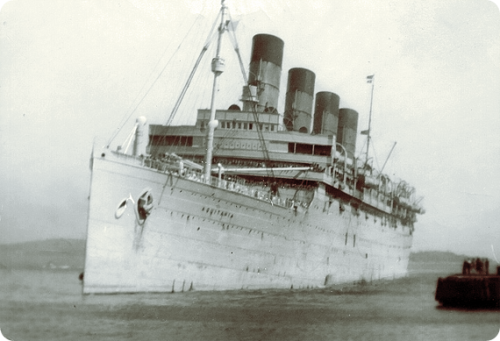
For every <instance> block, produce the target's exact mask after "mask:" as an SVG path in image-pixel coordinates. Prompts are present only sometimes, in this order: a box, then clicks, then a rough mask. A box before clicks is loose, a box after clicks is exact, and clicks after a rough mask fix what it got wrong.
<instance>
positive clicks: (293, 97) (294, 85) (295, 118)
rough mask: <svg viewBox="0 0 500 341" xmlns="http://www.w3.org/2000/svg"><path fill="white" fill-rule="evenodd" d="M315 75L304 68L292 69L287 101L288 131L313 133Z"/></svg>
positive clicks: (285, 120)
mask: <svg viewBox="0 0 500 341" xmlns="http://www.w3.org/2000/svg"><path fill="white" fill-rule="evenodd" d="M315 78H316V76H315V74H314V72H312V71H309V70H307V69H302V68H294V69H290V71H289V72H288V88H287V93H286V101H285V117H284V122H285V126H286V128H287V130H293V131H298V132H301V133H309V132H310V131H311V120H312V104H313V94H314V81H315Z"/></svg>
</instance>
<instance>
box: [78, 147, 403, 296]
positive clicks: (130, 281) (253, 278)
mask: <svg viewBox="0 0 500 341" xmlns="http://www.w3.org/2000/svg"><path fill="white" fill-rule="evenodd" d="M103 154H105V156H102V155H103ZM123 158H124V156H123V155H122V156H121V157H119V155H117V154H116V153H113V152H111V151H109V150H99V151H96V152H95V153H94V159H93V169H92V181H91V190H90V192H91V196H90V203H89V205H90V206H89V218H88V232H87V246H86V260H85V279H84V286H83V291H84V293H117V292H179V291H187V290H233V289H260V288H286V289H290V288H292V287H293V288H316V287H323V286H327V285H332V284H338V283H347V282H356V281H362V280H364V281H372V280H378V279H381V278H397V277H402V276H405V275H406V274H407V265H408V258H409V254H410V247H411V243H412V236H411V232H410V228H408V227H401V226H399V227H397V228H393V227H390V226H389V224H382V222H381V221H380V220H378V221H377V219H375V218H374V217H373V216H368V215H366V214H365V213H361V214H355V213H354V211H353V212H351V208H350V207H349V206H348V205H346V207H345V208H344V210H340V209H339V202H337V201H334V202H333V203H332V204H330V203H329V199H328V197H327V196H326V195H325V194H324V191H322V189H321V187H320V188H318V189H317V190H316V193H315V196H314V199H313V201H312V202H311V204H310V206H309V208H308V209H307V210H306V209H304V210H303V212H301V210H298V211H296V210H293V209H289V208H288V209H287V208H284V207H282V206H277V205H272V204H271V203H270V202H265V201H262V200H259V199H257V198H253V197H250V196H247V195H244V194H241V193H237V192H234V191H230V190H227V189H222V188H218V187H216V186H210V185H207V184H204V183H201V182H197V181H193V180H189V179H187V178H184V177H180V176H178V175H176V174H169V173H162V172H159V171H157V170H154V169H150V168H146V167H142V166H141V165H139V164H137V165H134V164H133V163H134V159H133V158H130V159H129V160H124V159H123ZM148 187H149V188H150V189H151V192H152V195H153V198H154V205H153V209H152V211H151V213H150V215H149V216H148V218H147V219H146V221H145V223H144V224H143V225H140V224H139V223H138V222H137V219H136V212H135V211H134V209H133V207H132V206H133V205H132V202H131V201H130V200H129V205H128V206H129V207H127V208H126V210H125V213H124V214H123V216H121V218H119V219H117V218H115V212H116V209H117V206H118V204H119V203H120V201H121V200H123V199H124V198H127V197H129V196H130V195H131V197H132V198H133V199H134V200H136V199H137V196H138V195H139V194H140V193H141V192H142V191H143V190H144V189H145V188H148Z"/></svg>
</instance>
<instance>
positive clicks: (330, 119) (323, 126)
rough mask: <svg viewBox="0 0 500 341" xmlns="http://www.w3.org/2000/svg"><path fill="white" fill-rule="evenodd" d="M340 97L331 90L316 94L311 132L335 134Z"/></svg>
mask: <svg viewBox="0 0 500 341" xmlns="http://www.w3.org/2000/svg"><path fill="white" fill-rule="evenodd" d="M339 103H340V97H339V96H338V95H337V94H334V93H333V92H328V91H322V92H318V93H317V94H316V101H315V105H314V125H313V134H321V135H336V134H337V127H338V123H339Z"/></svg>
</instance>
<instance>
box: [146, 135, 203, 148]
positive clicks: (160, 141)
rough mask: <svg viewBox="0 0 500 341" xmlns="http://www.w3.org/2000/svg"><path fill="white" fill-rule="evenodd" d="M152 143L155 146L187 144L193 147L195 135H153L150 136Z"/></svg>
mask: <svg viewBox="0 0 500 341" xmlns="http://www.w3.org/2000/svg"><path fill="white" fill-rule="evenodd" d="M149 138H150V141H151V145H153V146H185V147H192V146H193V137H192V136H175V135H171V136H159V135H153V136H150V137H149Z"/></svg>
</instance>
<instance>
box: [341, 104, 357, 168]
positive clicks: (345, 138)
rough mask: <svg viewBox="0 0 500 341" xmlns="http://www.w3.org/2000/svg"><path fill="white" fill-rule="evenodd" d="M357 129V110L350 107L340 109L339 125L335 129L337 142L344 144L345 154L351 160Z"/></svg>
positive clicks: (354, 148)
mask: <svg viewBox="0 0 500 341" xmlns="http://www.w3.org/2000/svg"><path fill="white" fill-rule="evenodd" d="M357 131H358V112H357V111H355V110H352V109H346V108H343V109H340V110H339V126H338V129H337V143H340V144H342V145H343V146H344V148H345V149H346V152H347V156H348V157H350V158H351V159H353V160H354V153H355V152H356V137H357ZM339 151H341V150H339Z"/></svg>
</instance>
